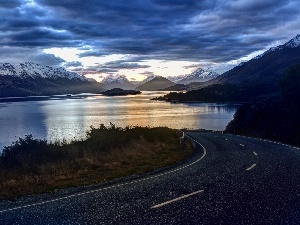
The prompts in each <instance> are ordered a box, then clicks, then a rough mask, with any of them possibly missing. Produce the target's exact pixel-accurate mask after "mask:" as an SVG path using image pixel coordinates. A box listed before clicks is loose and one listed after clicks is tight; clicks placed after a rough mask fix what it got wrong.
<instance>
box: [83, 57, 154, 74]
mask: <svg viewBox="0 0 300 225" xmlns="http://www.w3.org/2000/svg"><path fill="white" fill-rule="evenodd" d="M149 67H150V66H147V65H140V64H138V63H128V62H127V61H124V60H116V61H111V62H108V63H104V64H98V65H96V66H90V67H88V69H87V71H96V72H98V73H116V72H119V71H120V70H122V69H126V70H135V69H145V68H149Z"/></svg>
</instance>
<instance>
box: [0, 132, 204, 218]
mask: <svg viewBox="0 0 300 225" xmlns="http://www.w3.org/2000/svg"><path fill="white" fill-rule="evenodd" d="M185 135H186V136H188V137H189V138H190V139H191V140H193V141H195V142H196V143H198V144H199V145H200V146H201V147H202V148H203V155H202V156H201V157H200V158H199V159H197V160H196V161H194V162H192V163H190V164H188V165H185V166H182V167H179V168H177V169H174V170H171V171H168V172H165V173H161V174H158V175H155V176H151V177H147V178H143V179H140V180H136V181H129V182H127V183H123V184H117V185H113V186H109V187H105V188H100V189H96V190H91V191H85V192H81V193H77V194H72V195H68V196H65V197H61V198H55V199H52V200H47V201H43V202H38V203H33V204H28V205H23V206H17V207H14V208H10V209H4V210H1V211H0V213H3V212H8V211H13V210H17V209H25V208H29V207H32V206H37V205H43V204H46V203H50V202H56V201H60V200H64V199H69V198H73V197H78V196H83V195H87V194H91V193H96V192H100V191H104V190H108V189H112V188H116V187H121V186H125V185H128V184H133V183H138V182H141V181H145V180H149V179H152V178H157V177H161V176H164V175H167V174H171V173H174V172H177V171H179V170H183V169H185V168H187V167H190V166H192V165H194V164H196V163H197V162H199V161H200V160H202V159H203V158H204V157H205V156H206V148H205V147H204V146H203V145H202V144H200V143H199V142H198V141H196V140H194V139H193V138H192V137H190V136H189V135H187V134H185Z"/></svg>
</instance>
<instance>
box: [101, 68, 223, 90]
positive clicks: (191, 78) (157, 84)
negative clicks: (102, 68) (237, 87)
mask: <svg viewBox="0 0 300 225" xmlns="http://www.w3.org/2000/svg"><path fill="white" fill-rule="evenodd" d="M217 76H219V74H217V73H215V72H212V71H206V70H203V69H202V68H198V69H197V70H195V71H194V72H192V73H191V74H187V75H182V76H169V77H167V78H164V77H161V76H156V75H151V76H148V77H147V78H145V79H144V80H142V81H139V82H138V81H129V80H128V79H127V78H126V76H124V75H117V76H108V77H106V78H104V79H103V80H102V81H101V82H100V83H101V84H102V85H103V87H104V88H105V89H112V88H122V89H124V90H132V89H136V90H144V91H155V90H168V91H169V90H170V91H177V90H187V89H189V86H185V85H188V84H190V83H195V82H196V83H203V82H205V81H208V80H211V79H213V78H215V77H217ZM148 82H150V83H148Z"/></svg>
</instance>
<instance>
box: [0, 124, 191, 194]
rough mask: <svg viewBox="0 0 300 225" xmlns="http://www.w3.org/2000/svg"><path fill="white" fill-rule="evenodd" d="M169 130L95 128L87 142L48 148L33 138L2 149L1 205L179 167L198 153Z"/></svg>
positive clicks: (48, 144)
mask: <svg viewBox="0 0 300 225" xmlns="http://www.w3.org/2000/svg"><path fill="white" fill-rule="evenodd" d="M181 135H182V133H181V132H180V131H178V130H175V129H170V128H166V127H156V128H149V127H138V126H136V127H129V126H128V127H125V128H121V127H115V125H114V124H111V126H110V127H105V126H104V125H103V124H101V125H100V126H99V128H94V127H91V129H90V131H88V132H87V136H86V139H85V140H73V141H71V142H67V141H62V142H55V143H52V142H47V141H46V140H37V139H33V137H32V136H31V135H27V136H25V138H19V139H18V140H17V141H16V142H14V143H13V144H12V145H11V146H6V147H4V150H3V152H2V155H1V156H0V171H1V172H0V190H1V191H0V199H9V198H14V197H17V196H22V195H28V194H35V193H43V192H51V191H54V190H56V189H61V188H66V187H74V186H84V185H90V184H96V183H101V182H105V181H108V180H111V179H115V178H120V177H125V176H129V175H133V174H142V173H146V172H150V171H153V170H155V169H158V168H161V167H165V166H168V165H172V164H176V163H177V162H179V161H181V160H183V159H185V158H187V157H188V156H190V155H191V154H192V153H193V152H194V149H193V147H192V145H191V143H190V142H189V141H185V142H184V143H183V144H182V145H180V144H179V137H180V136H181Z"/></svg>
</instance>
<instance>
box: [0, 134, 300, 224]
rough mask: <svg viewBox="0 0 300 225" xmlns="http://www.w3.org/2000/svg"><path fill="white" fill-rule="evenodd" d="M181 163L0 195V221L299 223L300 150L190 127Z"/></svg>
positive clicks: (1, 222)
mask: <svg viewBox="0 0 300 225" xmlns="http://www.w3.org/2000/svg"><path fill="white" fill-rule="evenodd" d="M186 134H187V135H188V136H189V137H190V138H192V139H193V140H194V141H195V143H197V151H196V153H195V155H193V157H191V158H190V159H189V160H187V161H185V162H184V163H183V164H181V165H179V166H177V167H175V168H171V169H168V170H164V171H161V172H159V173H154V174H150V175H145V176H142V177H138V178H130V179H124V180H123V181H118V182H115V183H111V184H104V185H100V186H92V187H83V188H78V189H69V190H61V191H57V192H55V193H52V194H42V195H36V196H27V197H23V198H20V199H18V200H16V201H0V224H43V225H44V224H239V225H242V224H300V150H299V149H297V148H294V147H291V146H286V145H283V144H279V143H273V142H269V141H265V140H259V139H254V138H247V137H241V136H234V135H228V134H217V133H211V132H187V133H186Z"/></svg>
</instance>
